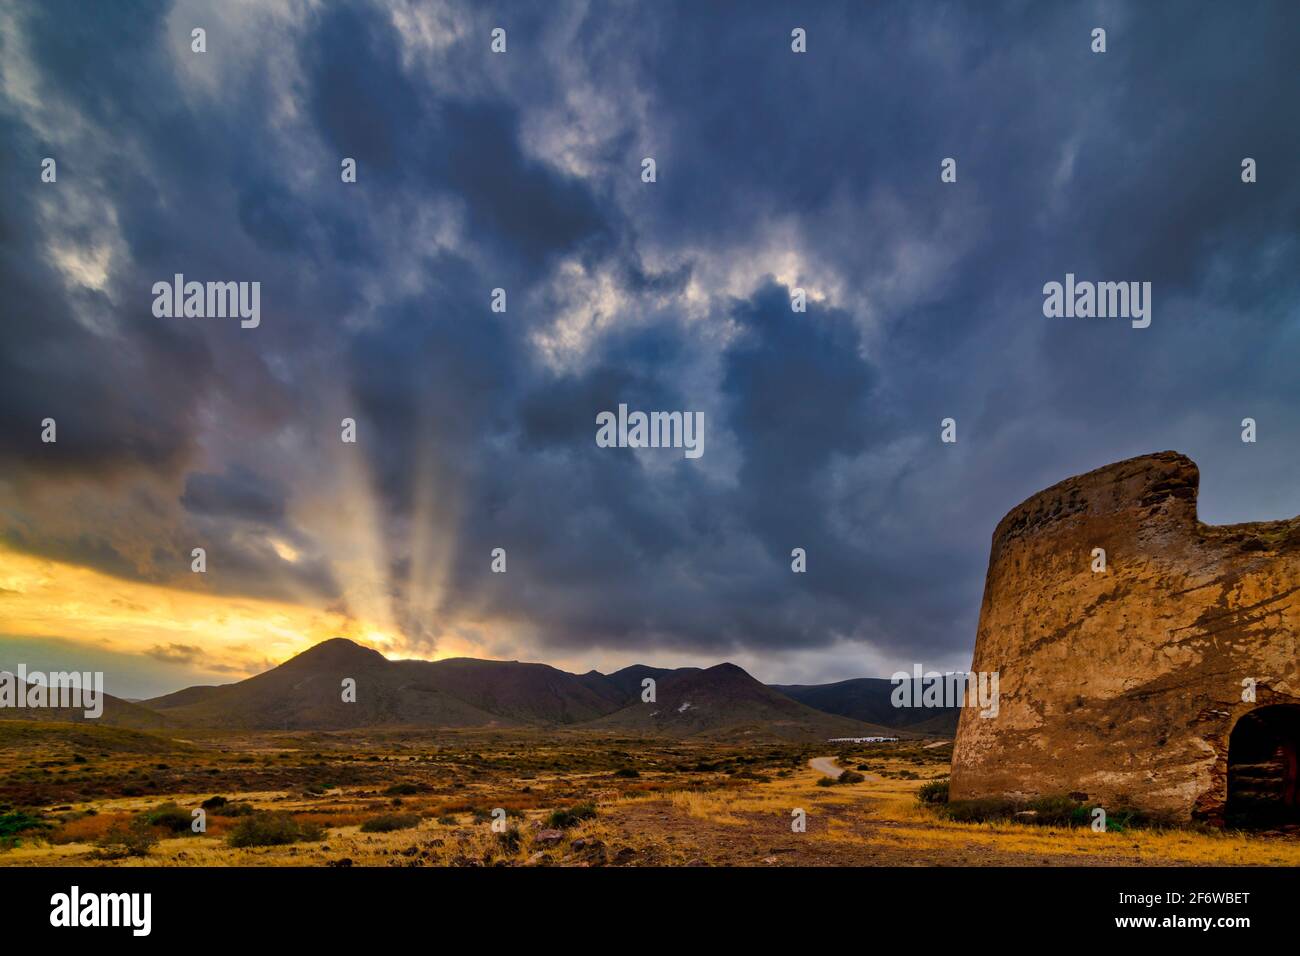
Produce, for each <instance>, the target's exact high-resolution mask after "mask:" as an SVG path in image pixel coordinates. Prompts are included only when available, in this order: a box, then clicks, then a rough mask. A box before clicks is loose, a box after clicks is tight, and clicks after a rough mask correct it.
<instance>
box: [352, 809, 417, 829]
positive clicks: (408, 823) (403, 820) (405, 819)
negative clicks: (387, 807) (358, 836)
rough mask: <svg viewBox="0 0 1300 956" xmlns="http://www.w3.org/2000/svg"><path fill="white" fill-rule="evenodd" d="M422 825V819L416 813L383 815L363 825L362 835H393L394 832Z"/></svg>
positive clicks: (372, 818)
mask: <svg viewBox="0 0 1300 956" xmlns="http://www.w3.org/2000/svg"><path fill="white" fill-rule="evenodd" d="M419 825H420V817H419V815H418V814H414V813H381V814H380V815H379V816H377V817H371V818H370V819H369V820H367V821H366V822H365V823H363V824H361V832H362V833H392V832H393V831H394V830H409V829H411V828H412V827H418V826H419Z"/></svg>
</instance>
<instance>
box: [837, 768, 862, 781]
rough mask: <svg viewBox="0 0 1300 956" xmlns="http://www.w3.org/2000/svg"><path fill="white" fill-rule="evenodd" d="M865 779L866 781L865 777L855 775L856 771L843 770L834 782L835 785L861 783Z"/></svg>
mask: <svg viewBox="0 0 1300 956" xmlns="http://www.w3.org/2000/svg"><path fill="white" fill-rule="evenodd" d="M866 779H867V778H866V777H864V776H862V774H860V773H857V772H856V771H853V770H845V771H844V772H843V773H842V774H840V775H839V776H838V777H836V778H835V782H836V783H861V782H862V781H863V780H866Z"/></svg>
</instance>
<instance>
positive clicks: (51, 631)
mask: <svg viewBox="0 0 1300 956" xmlns="http://www.w3.org/2000/svg"><path fill="white" fill-rule="evenodd" d="M0 628H2V629H3V630H4V632H5V633H7V634H9V635H12V636H19V637H58V638H66V639H68V640H71V641H75V642H81V643H86V644H92V645H95V646H97V647H100V648H103V649H106V650H113V651H118V652H123V653H133V652H138V653H142V652H145V651H147V650H149V649H150V648H154V647H157V646H160V645H162V646H166V645H169V644H185V645H192V646H197V647H199V648H201V649H202V651H203V655H204V658H205V662H206V663H209V664H212V665H217V666H219V667H221V668H223V669H224V668H232V669H234V670H236V671H240V672H244V673H249V674H252V673H256V672H258V671H261V670H263V669H265V668H266V667H267V666H269V664H275V663H280V662H281V661H283V660H286V659H287V658H289V657H291V656H293V655H294V654H297V653H299V652H301V651H304V650H306V649H307V648H308V647H310V646H312V645H313V644H315V643H317V642H319V641H323V640H326V639H328V638H331V637H351V638H353V639H354V640H357V641H359V642H361V643H365V644H370V645H371V646H375V647H377V648H381V649H382V648H383V647H384V646H385V645H387V644H390V643H393V642H394V640H395V638H394V637H393V636H392V635H390V634H387V633H385V632H384V631H382V630H380V629H378V628H375V627H373V626H371V625H369V624H367V623H365V622H360V621H357V620H353V619H350V618H348V617H346V616H344V615H342V614H338V613H334V612H329V611H319V610H314V609H311V608H306V607H300V606H296V605H293V604H286V603H280V602H275V601H261V600H255V599H249V598H239V597H230V596H228V595H212V594H205V593H202V592H199V591H185V590H180V589H177V588H169V587H162V586H159V585H153V584H141V583H138V582H132V581H125V580H122V579H120V578H114V577H110V576H109V575H106V574H101V573H99V572H97V571H93V570H90V569H88V568H84V567H79V566H77V565H73V564H64V563H61V562H57V561H49V560H46V559H44V558H38V557H33V556H31V555H27V554H22V553H19V552H15V551H11V550H4V549H0Z"/></svg>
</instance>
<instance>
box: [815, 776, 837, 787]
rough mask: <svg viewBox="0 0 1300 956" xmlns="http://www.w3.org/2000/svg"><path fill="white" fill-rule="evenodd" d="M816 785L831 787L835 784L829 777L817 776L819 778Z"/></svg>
mask: <svg viewBox="0 0 1300 956" xmlns="http://www.w3.org/2000/svg"><path fill="white" fill-rule="evenodd" d="M817 786H819V787H833V786H835V781H834V780H832V779H831V778H830V777H821V778H819V779H818V780H817Z"/></svg>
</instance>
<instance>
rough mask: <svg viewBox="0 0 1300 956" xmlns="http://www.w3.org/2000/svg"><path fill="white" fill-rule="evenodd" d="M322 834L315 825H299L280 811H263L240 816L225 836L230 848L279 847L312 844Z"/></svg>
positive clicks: (322, 830) (306, 823)
mask: <svg viewBox="0 0 1300 956" xmlns="http://www.w3.org/2000/svg"><path fill="white" fill-rule="evenodd" d="M324 835H325V830H324V828H322V827H321V826H320V824H318V823H312V822H310V821H308V822H300V821H298V820H295V819H294V818H293V817H292V816H291V815H289V814H287V813H282V812H274V811H267V812H263V813H253V814H251V815H249V816H246V817H243V818H241V819H240V821H239V822H238V823H236V824H235V826H234V828H233V829H232V830H231V831H230V833H229V834H228V835H227V836H226V843H227V844H228V845H230V846H232V847H248V846H283V845H284V844H286V843H299V842H313V841H315V840H319V839H321V838H322V837H324Z"/></svg>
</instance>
